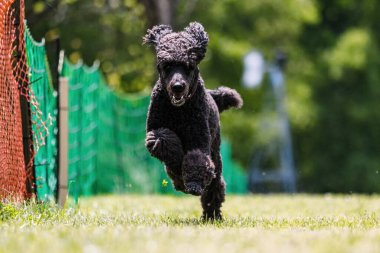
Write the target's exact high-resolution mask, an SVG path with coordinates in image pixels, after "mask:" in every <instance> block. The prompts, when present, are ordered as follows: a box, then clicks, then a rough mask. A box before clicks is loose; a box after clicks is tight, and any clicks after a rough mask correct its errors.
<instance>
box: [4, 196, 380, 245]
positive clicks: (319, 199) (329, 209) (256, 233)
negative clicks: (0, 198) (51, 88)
mask: <svg viewBox="0 0 380 253" xmlns="http://www.w3.org/2000/svg"><path fill="white" fill-rule="evenodd" d="M223 211H224V217H225V218H224V220H223V221H218V222H204V221H202V220H201V219H200V218H199V217H200V215H201V207H200V203H199V200H198V198H196V197H172V196H138V195H129V196H101V197H94V198H81V199H80V201H79V204H78V205H77V206H73V207H67V208H64V209H59V208H57V207H56V206H54V205H51V204H35V203H30V204H17V205H13V204H6V203H5V204H1V207H0V252H26V250H27V252H57V251H58V252H136V251H140V252H152V251H153V252H180V251H185V252H186V251H191V252H192V251H199V252H206V251H211V252H214V251H218V252H255V251H256V252H264V251H265V252H272V251H273V252H287V251H288V252H379V250H380V197H379V196H356V195H350V196H348V195H347V196H346V195H341V196H334V195H324V196H309V195H294V196H293V195H273V196H272V195H259V196H228V197H227V200H226V203H225V205H224V207H223Z"/></svg>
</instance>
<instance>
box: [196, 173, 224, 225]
mask: <svg viewBox="0 0 380 253" xmlns="http://www.w3.org/2000/svg"><path fill="white" fill-rule="evenodd" d="M225 192H226V183H225V182H224V179H223V177H218V178H215V179H213V180H212V182H211V184H210V185H209V186H208V187H207V188H206V190H205V191H204V193H203V194H202V196H201V203H202V207H203V215H202V218H203V219H204V220H214V219H215V220H220V219H222V212H221V210H220V209H221V207H222V203H223V202H224V197H225V194H226V193H225Z"/></svg>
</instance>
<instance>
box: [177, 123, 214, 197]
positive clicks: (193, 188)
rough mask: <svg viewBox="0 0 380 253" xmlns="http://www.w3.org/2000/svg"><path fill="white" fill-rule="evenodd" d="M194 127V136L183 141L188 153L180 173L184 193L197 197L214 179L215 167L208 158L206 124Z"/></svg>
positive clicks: (208, 145)
mask: <svg viewBox="0 0 380 253" xmlns="http://www.w3.org/2000/svg"><path fill="white" fill-rule="evenodd" d="M202 122H203V123H204V125H202ZM194 126H196V127H197V129H193V131H194V133H196V135H189V137H191V138H189V139H187V140H185V141H186V143H187V144H188V147H187V148H188V150H189V151H188V152H187V153H186V154H185V156H184V157H183V162H182V173H183V181H184V183H185V191H186V192H187V193H190V194H193V195H196V196H199V195H202V193H203V191H204V190H205V188H206V187H207V186H208V185H209V184H210V183H211V181H212V179H214V178H215V166H214V163H213V161H212V160H211V157H210V139H211V137H210V131H209V128H208V125H207V122H205V121H198V122H197V123H196V124H195V125H194ZM191 130H192V129H190V131H191Z"/></svg>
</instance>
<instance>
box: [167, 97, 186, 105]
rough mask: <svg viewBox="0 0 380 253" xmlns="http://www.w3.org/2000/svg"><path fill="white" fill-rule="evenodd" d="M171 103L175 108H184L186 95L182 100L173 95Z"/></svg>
mask: <svg viewBox="0 0 380 253" xmlns="http://www.w3.org/2000/svg"><path fill="white" fill-rule="evenodd" d="M171 102H172V105H174V106H182V105H184V104H185V102H186V98H185V95H182V96H181V97H180V98H176V96H174V95H172V97H171Z"/></svg>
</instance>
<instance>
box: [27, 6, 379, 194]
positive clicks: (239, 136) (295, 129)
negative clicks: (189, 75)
mask: <svg viewBox="0 0 380 253" xmlns="http://www.w3.org/2000/svg"><path fill="white" fill-rule="evenodd" d="M26 4H27V10H26V11H27V19H28V25H29V27H30V29H31V31H32V33H33V34H34V36H35V37H36V39H39V38H41V37H43V36H45V37H46V39H47V40H48V41H49V40H51V39H53V38H55V37H57V36H59V37H60V38H61V46H62V48H64V49H65V50H66V55H67V56H68V57H69V58H70V59H71V60H72V61H73V62H76V61H78V60H79V59H80V58H83V59H85V61H86V63H87V64H91V62H93V61H94V60H95V59H100V60H101V63H102V70H103V72H104V73H105V76H106V77H107V81H108V83H109V85H110V86H112V87H113V88H115V89H117V90H119V91H120V92H141V91H143V90H149V89H150V88H151V87H152V86H153V84H154V82H155V79H156V74H155V59H154V54H153V53H152V50H151V49H148V48H146V47H145V46H142V45H141V42H142V39H141V38H142V37H143V36H144V34H145V32H146V29H147V28H150V27H151V26H152V25H154V24H158V23H169V24H171V25H172V26H173V27H174V28H175V29H178V30H181V29H182V28H183V27H184V26H186V25H187V24H188V23H189V22H190V21H194V20H196V21H199V22H201V23H202V24H203V25H204V26H205V28H206V30H207V32H208V33H209V37H210V44H209V49H208V52H207V55H206V58H205V60H204V61H203V62H202V63H201V66H200V68H201V73H202V76H203V78H204V79H205V83H206V86H207V87H209V88H213V87H216V86H219V85H227V86H230V87H233V88H235V89H237V90H239V92H240V93H241V94H242V96H243V98H244V102H245V105H244V107H243V109H242V110H239V111H229V112H225V113H223V115H222V127H223V133H224V135H225V136H226V137H227V138H228V139H229V140H230V141H231V142H232V144H233V155H234V157H235V158H236V159H237V160H238V161H239V162H240V163H241V164H242V165H243V166H244V167H245V168H248V165H249V163H250V161H251V159H252V154H253V153H254V152H255V150H257V149H259V148H260V146H262V145H264V144H265V142H266V137H265V136H263V134H262V132H260V131H258V126H259V123H260V122H261V120H262V119H263V118H264V117H266V115H265V114H263V113H261V109H262V104H263V94H264V90H265V87H266V86H267V80H265V81H264V85H262V86H261V87H260V88H258V89H251V90H248V89H245V88H243V87H242V86H241V76H242V72H243V65H242V64H243V63H242V58H243V56H244V55H245V54H246V53H247V52H249V51H250V50H251V49H253V48H255V49H257V50H260V51H261V52H262V53H263V54H264V56H265V58H266V59H273V57H274V52H275V50H276V49H281V50H282V51H284V52H286V54H287V55H288V58H289V61H288V65H287V68H286V90H287V107H288V112H289V117H290V122H291V128H292V134H293V140H294V143H293V144H294V153H295V160H296V166H297V171H298V185H299V190H300V191H306V192H343V193H348V192H366V193H373V192H380V131H379V130H378V128H379V127H380V99H379V97H380V71H379V70H380V69H379V68H380V52H379V46H380V22H378V21H377V13H379V12H380V2H379V1H377V0H366V1H355V0H336V1H329V0H263V1H252V0H221V1H212V0H203V1H197V0H188V1H185V0H61V1H59V0H44V1H36V0H34V1H26Z"/></svg>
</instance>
